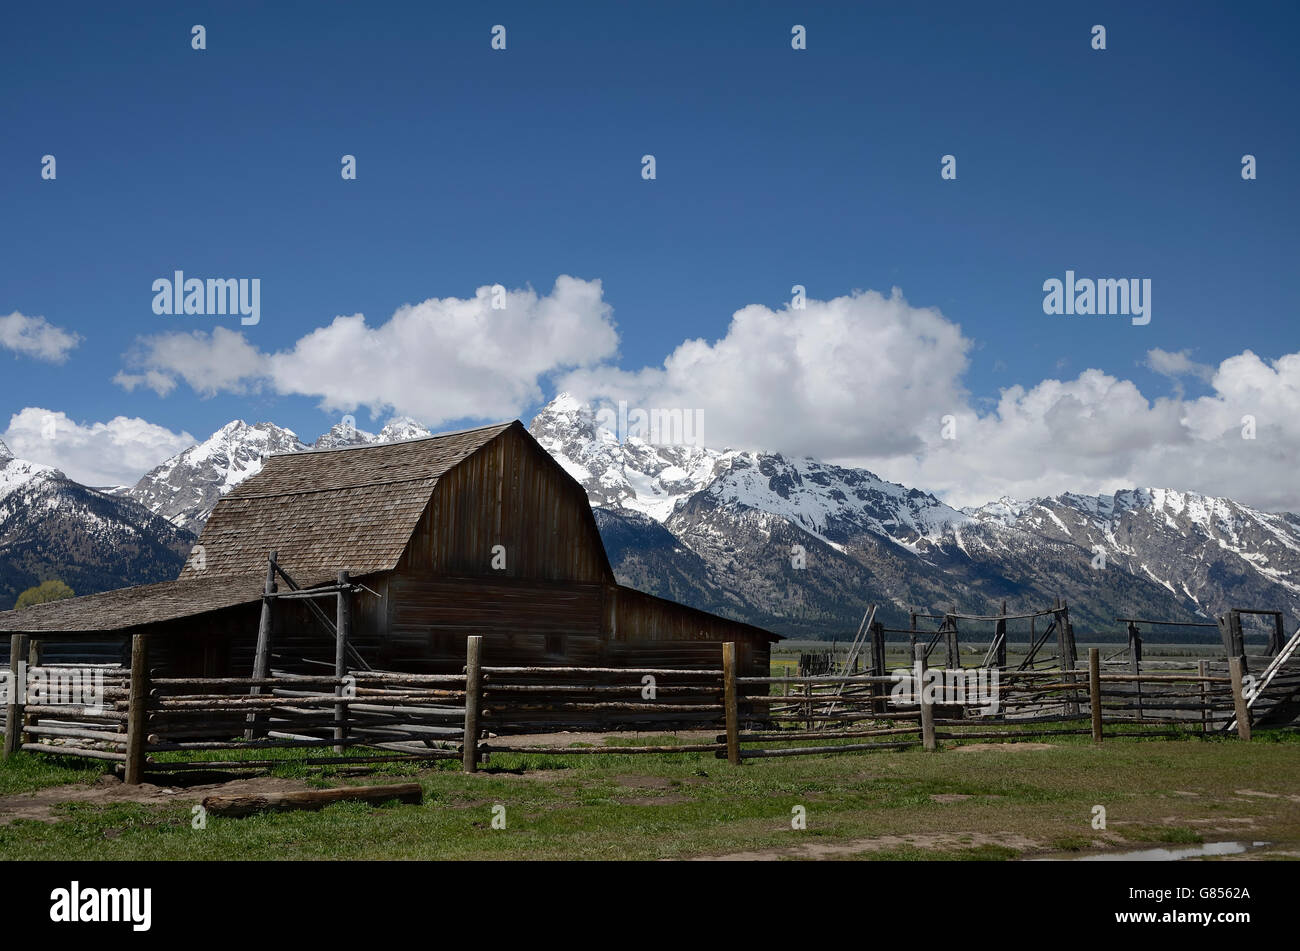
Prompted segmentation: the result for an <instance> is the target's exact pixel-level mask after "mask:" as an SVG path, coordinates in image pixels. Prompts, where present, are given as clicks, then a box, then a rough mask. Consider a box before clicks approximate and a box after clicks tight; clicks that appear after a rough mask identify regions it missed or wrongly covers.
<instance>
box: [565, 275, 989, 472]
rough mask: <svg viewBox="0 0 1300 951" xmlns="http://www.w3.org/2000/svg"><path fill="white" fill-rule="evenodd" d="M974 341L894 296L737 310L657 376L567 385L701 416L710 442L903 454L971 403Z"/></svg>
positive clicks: (935, 314) (585, 393) (608, 376)
mask: <svg viewBox="0 0 1300 951" xmlns="http://www.w3.org/2000/svg"><path fill="white" fill-rule="evenodd" d="M970 348H971V341H970V340H968V339H966V338H965V337H964V336H963V335H962V333H961V328H960V327H959V326H958V325H956V324H954V323H952V322H951V321H949V320H947V319H945V318H944V316H943V315H942V314H941V313H939V311H937V310H933V309H930V308H917V307H912V306H911V305H909V304H908V303H907V301H906V300H904V299H903V297H902V294H901V293H900V292H899V291H898V290H897V289H895V290H894V292H893V293H892V294H891V296H889V297H884V296H882V295H880V294H878V293H876V292H874V291H868V292H866V293H861V292H858V293H854V294H853V295H851V296H847V297H837V298H835V299H834V300H830V301H817V300H809V301H807V306H806V308H805V309H803V310H792V309H789V308H787V309H784V310H780V311H773V310H771V309H769V308H767V307H763V306H761V305H758V304H752V305H750V306H748V307H745V308H744V309H742V310H739V311H737V312H736V313H735V315H734V316H733V317H732V319H731V325H730V326H729V327H728V329H727V333H726V335H725V336H724V337H723V338H722V339H720V340H718V341H716V342H714V343H708V342H707V341H704V340H688V341H686V342H685V343H682V344H681V345H680V346H678V347H677V349H676V350H674V351H673V352H672V353H671V354H669V355H668V357H667V359H665V360H664V364H663V367H662V368H659V367H654V368H646V369H643V370H639V371H636V372H627V371H623V370H618V369H615V368H612V367H609V366H599V367H593V368H590V369H585V370H579V371H576V372H573V373H570V374H568V375H567V376H566V377H565V378H564V380H562V381H561V387H562V388H563V389H567V390H569V391H570V392H571V393H573V394H574V395H575V396H577V397H578V398H580V399H584V400H589V401H592V402H595V403H597V404H599V403H602V402H604V401H611V402H612V401H616V400H619V399H626V400H628V402H629V405H632V406H641V407H643V408H646V409H650V408H656V407H658V408H684V409H703V410H704V441H705V442H706V443H710V444H714V445H723V444H725V445H728V446H731V447H733V448H739V449H751V448H769V449H780V450H782V451H784V452H788V453H794V454H808V455H818V456H821V457H822V458H834V457H847V456H861V455H864V454H866V453H868V452H872V453H874V454H879V455H896V454H907V453H912V452H916V451H919V450H921V449H922V448H923V446H924V437H923V433H924V432H925V431H926V430H928V429H934V431H935V432H938V428H939V426H940V422H939V419H940V417H941V416H943V415H944V414H946V413H955V412H957V411H959V410H960V408H961V407H963V406H964V405H965V404H966V394H965V391H964V389H963V387H962V385H961V382H960V381H961V376H962V374H963V373H964V371H965V369H966V365H967V353H968V351H969V350H970Z"/></svg>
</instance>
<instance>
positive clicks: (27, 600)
mask: <svg viewBox="0 0 1300 951" xmlns="http://www.w3.org/2000/svg"><path fill="white" fill-rule="evenodd" d="M76 596H77V595H76V592H74V591H73V590H72V589H71V588H69V587H68V586H67V585H66V584H64V583H63V582H62V581H60V580H59V579H58V578H51V579H50V580H49V581H42V582H41V583H40V584H38V585H37V586H36V587H34V588H28V589H27V590H26V591H24V592H23V593H22V594H20V595H18V602H17V603H16V604H15V605H14V610H15V611H21V610H22V609H23V608H30V607H31V606H32V605H33V604H45V603H46V602H47V601H62V600H63V599H64V598H75V597H76Z"/></svg>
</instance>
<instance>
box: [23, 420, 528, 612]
mask: <svg viewBox="0 0 1300 951" xmlns="http://www.w3.org/2000/svg"><path fill="white" fill-rule="evenodd" d="M511 426H518V427H520V428H521V429H522V428H523V424H522V423H520V422H519V421H518V420H515V421H513V422H509V423H497V424H494V425H491V426H480V427H478V428H476V429H466V430H461V431H459V432H452V433H440V434H438V435H435V436H425V437H422V438H419V439H410V440H406V441H404V442H397V443H385V444H381V445H377V446H354V447H348V448H344V449H318V450H308V451H306V452H294V453H281V454H278V455H274V456H271V457H269V458H268V459H267V460H266V462H265V464H264V465H263V467H262V471H261V472H259V473H258V474H257V475H254V476H251V477H250V478H248V479H246V480H245V481H244V482H242V483H240V484H239V485H238V486H236V487H235V488H234V489H233V490H231V492H230V493H229V494H228V495H226V496H225V497H224V498H222V499H221V501H219V502H218V503H217V506H216V508H215V509H213V512H212V515H211V516H210V517H209V518H208V521H207V524H206V525H205V526H204V528H203V534H202V535H201V536H200V537H199V541H198V544H199V545H201V546H202V549H203V557H202V560H201V561H200V560H199V559H198V558H196V557H194V556H191V557H190V559H189V560H188V561H187V562H186V565H185V568H184V569H183V570H182V571H181V576H180V578H179V579H177V580H176V581H163V582H159V583H157V584H149V585H139V586H137V587H133V588H121V589H119V590H116V591H105V592H102V593H100V594H92V595H86V596H84V597H80V598H69V599H67V600H66V601H54V602H51V603H48V604H38V605H33V606H32V607H29V608H26V609H24V610H22V611H0V631H27V632H33V633H36V632H51V633H52V632H56V631H77V632H87V631H118V630H123V629H125V628H128V627H134V626H136V625H141V624H152V623H156V622H159V621H168V620H175V619H177V618H184V617H190V616H193V615H197V614H202V613H204V612H206V611H215V610H220V609H222V608H228V607H234V606H236V605H240V604H247V603H250V602H253V601H257V600H258V599H259V598H260V596H261V593H262V585H263V584H264V583H265V578H266V565H267V562H266V558H267V555H268V554H269V553H270V552H272V551H276V552H278V562H279V564H280V565H281V566H282V567H283V568H284V569H285V570H286V571H288V572H289V574H290V575H292V576H293V579H294V581H296V582H297V583H298V584H300V585H302V586H304V587H311V586H314V585H317V584H321V583H324V582H326V581H330V580H333V578H334V577H335V575H336V574H337V573H338V571H339V570H340V569H343V568H346V569H348V570H349V571H351V572H352V574H354V575H364V574H369V573H371V572H375V571H387V570H389V569H392V568H395V567H397V563H398V561H399V560H400V558H401V557H402V553H403V551H405V549H406V543H407V542H408V541H409V540H410V538H411V534H412V533H413V532H414V531H415V527H416V524H417V523H418V522H419V520H420V516H421V515H422V514H423V513H424V509H425V506H426V505H428V503H429V498H430V497H431V496H432V494H433V489H434V486H436V485H437V484H438V479H439V478H440V477H441V476H442V475H443V474H444V473H446V472H448V471H449V470H451V469H452V468H453V467H455V466H456V465H457V464H459V463H460V462H461V461H463V460H464V459H466V458H468V457H469V456H471V455H473V453H474V452H476V451H477V450H478V449H480V448H482V447H483V446H485V445H487V444H488V443H489V442H491V441H492V440H493V439H495V438H496V437H497V436H499V435H500V434H501V433H503V432H505V431H506V430H507V429H509V428H510V427H511ZM200 564H202V568H201V569H200V567H199V565H200Z"/></svg>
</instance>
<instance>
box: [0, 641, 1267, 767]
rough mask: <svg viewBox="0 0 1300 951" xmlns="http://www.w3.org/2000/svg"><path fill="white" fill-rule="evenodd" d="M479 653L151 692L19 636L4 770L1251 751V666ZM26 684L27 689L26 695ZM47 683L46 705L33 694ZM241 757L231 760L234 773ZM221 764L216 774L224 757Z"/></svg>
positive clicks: (147, 681) (140, 662)
mask: <svg viewBox="0 0 1300 951" xmlns="http://www.w3.org/2000/svg"><path fill="white" fill-rule="evenodd" d="M482 645H483V641H482V638H479V637H471V638H469V639H468V644H467V653H466V664H465V668H464V669H463V670H462V671H460V672H459V673H447V674H416V673H404V672H398V671H377V670H355V671H349V672H347V673H346V674H345V675H344V676H332V675H305V674H297V673H289V672H284V671H267V672H266V675H265V676H258V677H219V678H203V677H168V676H154V672H153V671H151V670H150V668H149V665H148V645H147V642H145V640H144V638H143V637H139V636H137V637H136V638H135V639H134V641H133V644H132V652H131V665H130V666H129V667H127V666H121V665H116V666H115V665H46V666H41V665H34V666H32V667H30V668H28V667H27V666H26V664H25V662H24V661H23V660H22V658H24V657H27V656H28V650H27V645H26V643H25V642H24V641H23V636H22V635H16V636H15V637H14V639H13V641H12V642H11V645H10V647H11V651H10V656H11V670H12V672H13V673H15V674H16V673H19V670H20V667H21V668H22V670H21V673H22V675H24V676H26V678H27V680H28V681H29V689H28V690H27V691H26V692H25V693H22V694H17V693H13V692H11V694H10V695H9V696H7V697H6V720H5V727H6V732H5V744H4V752H5V755H8V754H10V753H13V752H15V751H17V750H25V751H29V752H35V753H44V754H63V755H71V756H85V757H90V758H95V759H103V760H110V761H112V762H114V763H117V764H120V765H121V767H122V768H123V769H124V771H125V773H126V778H127V782H140V781H141V779H142V777H143V776H144V775H145V773H146V772H149V773H156V772H166V771H175V770H194V769H202V768H217V767H220V768H235V767H258V768H262V767H267V766H273V765H276V764H277V763H278V762H281V761H278V760H275V759H255V758H248V757H245V756H242V755H241V756H240V757H235V758H232V757H229V756H228V755H226V754H229V753H230V752H231V751H240V752H241V754H242V753H245V752H247V751H257V750H277V749H302V750H307V751H312V752H313V753H314V751H319V753H320V755H312V756H309V757H308V758H307V760H306V761H307V762H308V763H309V764H319V765H327V764H342V763H377V762H391V761H402V760H409V761H425V760H437V759H459V760H461V761H462V764H463V768H464V769H466V770H467V771H474V770H476V769H477V768H478V767H479V765H480V764H481V763H482V762H483V761H484V759H485V758H486V757H490V756H491V754H493V753H514V752H527V753H530V754H538V755H561V754H562V755H574V754H579V755H581V754H601V753H603V754H611V753H618V754H633V753H635V754H664V753H687V752H690V753H701V752H712V753H714V754H715V755H717V756H719V757H725V758H727V759H728V760H730V761H731V762H732V763H736V764H739V763H741V762H742V761H744V760H746V759H757V758H767V757H784V756H807V755H825V754H831V753H856V752H869V751H881V750H899V749H906V748H910V747H917V746H920V747H922V748H924V749H926V750H936V749H938V748H939V747H938V744H939V743H940V741H947V742H963V741H969V740H1021V739H1027V738H1041V737H1051V736H1070V735H1079V736H1084V735H1091V737H1092V739H1093V740H1094V741H1096V742H1101V741H1102V740H1104V739H1108V738H1113V737H1128V736H1134V735H1138V736H1152V737H1154V736H1170V735H1187V734H1194V733H1200V734H1208V733H1212V732H1217V731H1226V729H1227V728H1228V727H1229V726H1230V725H1235V727H1236V731H1237V735H1238V736H1240V737H1241V738H1242V739H1249V738H1250V717H1249V711H1248V710H1247V709H1246V704H1247V696H1246V688H1245V686H1244V680H1243V674H1242V668H1241V664H1240V662H1239V661H1234V662H1232V663H1230V664H1228V665H1227V668H1226V669H1225V670H1224V671H1223V672H1222V673H1220V672H1219V671H1218V670H1217V668H1212V666H1211V665H1210V664H1209V663H1207V662H1205V661H1201V662H1200V663H1199V665H1198V669H1197V671H1196V673H1186V672H1166V673H1138V674H1133V673H1118V672H1114V671H1111V670H1106V669H1103V666H1102V663H1101V658H1100V654H1099V652H1098V650H1097V649H1095V648H1094V649H1092V650H1090V651H1089V657H1088V666H1087V667H1086V668H1084V669H1071V668H1068V667H1067V668H1066V669H1062V670H1003V669H1000V668H990V667H979V668H964V669H944V668H939V667H933V668H932V667H929V666H928V664H927V660H926V658H927V656H928V655H929V653H930V651H929V649H928V647H927V645H925V644H920V643H918V644H917V645H916V663H915V666H914V667H913V669H912V670H911V671H908V672H906V674H904V673H902V672H896V673H895V674H893V675H891V676H880V675H877V674H838V673H821V674H809V675H806V676H766V677H757V676H741V675H739V674H738V672H737V664H736V651H735V646H734V645H733V644H724V645H722V657H721V660H722V663H721V665H720V666H719V667H717V668H713V669H703V670H699V669H679V668H651V667H637V668H615V667H575V666H565V667H518V666H515V667H504V666H492V665H488V664H484V663H482V661H483V652H482ZM11 679H12V677H11ZM33 683H34V684H35V686H34V687H32V686H31V684H33ZM87 683H93V684H94V685H95V687H96V690H97V693H96V702H95V703H92V704H87V703H80V704H78V703H65V702H61V701H63V700H66V699H67V698H66V696H64V694H62V693H61V692H60V691H63V690H64V689H65V688H66V687H68V686H69V685H72V686H75V685H77V684H81V685H82V686H84V685H86V684H87ZM679 729H685V730H697V731H702V732H703V733H704V734H705V735H704V736H703V737H701V739H700V740H699V741H697V742H690V740H689V739H688V740H687V742H685V743H682V744H671V745H669V744H659V745H641V744H632V743H628V744H622V745H617V746H576V747H572V746H556V745H540V746H537V745H528V744H527V743H525V742H522V741H521V738H522V737H527V736H529V735H537V734H544V733H551V732H556V731H573V730H581V731H584V732H602V733H613V732H619V731H632V730H636V731H644V732H664V731H669V730H679ZM221 756H225V758H224V759H223V758H220V757H221ZM213 757H218V758H213Z"/></svg>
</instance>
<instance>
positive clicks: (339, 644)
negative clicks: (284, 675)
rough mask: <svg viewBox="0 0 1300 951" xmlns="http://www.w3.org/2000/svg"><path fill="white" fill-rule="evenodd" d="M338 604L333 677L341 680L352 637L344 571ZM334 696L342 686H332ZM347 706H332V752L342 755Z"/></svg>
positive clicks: (348, 577) (347, 580) (349, 595)
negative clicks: (349, 641)
mask: <svg viewBox="0 0 1300 951" xmlns="http://www.w3.org/2000/svg"><path fill="white" fill-rule="evenodd" d="M338 586H339V593H338V604H337V610H336V611H335V615H334V676H335V677H337V678H338V679H339V680H342V679H343V678H344V677H345V676H347V672H348V638H349V637H351V636H352V593H351V592H350V591H348V590H347V589H348V588H350V587H351V586H352V576H351V575H349V574H348V572H347V571H346V570H344V571H340V572H339V576H338ZM334 696H336V697H338V698H339V699H340V700H342V698H343V684H341V683H340V684H336V685H335V686H334ZM347 709H348V705H347V704H346V703H337V704H335V705H334V752H335V753H342V752H343V747H344V746H345V745H346V744H345V740H346V739H347V735H348V714H347Z"/></svg>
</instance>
